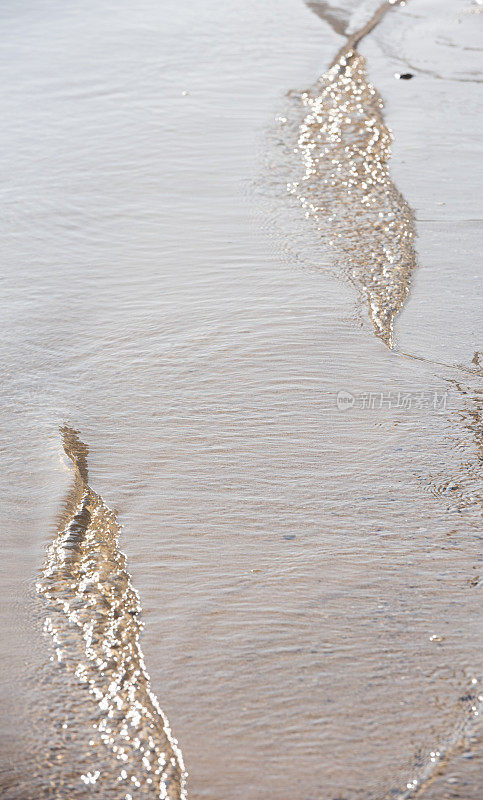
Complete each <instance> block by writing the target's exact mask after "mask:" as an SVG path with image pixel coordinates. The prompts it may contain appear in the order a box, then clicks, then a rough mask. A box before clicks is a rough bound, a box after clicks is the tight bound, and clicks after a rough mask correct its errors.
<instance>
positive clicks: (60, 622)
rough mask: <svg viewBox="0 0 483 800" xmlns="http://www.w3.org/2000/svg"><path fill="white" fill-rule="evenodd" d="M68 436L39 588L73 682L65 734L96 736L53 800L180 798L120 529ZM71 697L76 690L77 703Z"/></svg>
mask: <svg viewBox="0 0 483 800" xmlns="http://www.w3.org/2000/svg"><path fill="white" fill-rule="evenodd" d="M62 434H63V440H64V449H65V452H66V454H67V455H68V456H69V458H70V459H71V460H72V462H73V464H74V467H75V471H74V485H73V487H72V490H71V492H70V494H69V496H68V499H67V502H66V509H65V514H64V518H63V520H62V522H61V524H60V526H59V532H58V535H57V536H56V538H55V539H54V541H53V542H52V544H51V546H50V547H49V550H48V555H47V560H46V563H45V565H44V568H43V571H42V575H41V577H40V579H39V581H38V583H37V591H38V593H39V595H40V596H41V598H42V599H43V601H44V602H45V619H44V630H45V632H46V633H47V634H48V635H49V636H50V637H51V641H52V644H53V647H54V650H55V656H53V657H52V659H51V660H52V661H53V662H54V663H55V665H56V666H57V668H58V669H59V670H61V672H62V675H63V676H65V674H66V673H67V674H68V676H69V677H68V679H66V680H65V681H64V680H61V681H60V684H59V681H58V680H56V681H55V682H56V683H57V685H58V686H59V685H60V688H61V691H63V692H65V695H66V696H65V706H64V714H63V715H62V728H63V730H64V731H65V732H66V735H67V734H68V729H69V726H70V725H71V724H72V725H75V727H76V728H77V729H79V727H81V728H82V729H83V730H82V733H83V734H85V733H86V731H87V730H90V734H89V736H90V739H89V749H90V752H89V753H82V754H80V753H79V758H78V759H77V763H78V764H79V772H78V774H76V773H75V771H74V772H73V774H68V775H66V774H65V770H64V769H63V767H62V760H61V761H60V763H58V765H57V769H58V770H59V775H58V776H56V774H55V770H56V767H54V765H52V774H51V775H50V779H51V780H52V782H53V785H55V786H56V789H55V790H51V791H53V792H54V793H53V794H52V793H51V794H49V795H48V796H49V797H51V798H53V797H56V798H57V797H58V798H61V797H62V798H67V797H69V798H70V797H73V796H75V797H102V798H104V799H105V798H107V797H109V798H110V800H111V798H112V800H117V798H119V799H120V800H121V798H122V800H134V798H137V797H139V798H147V797H150V798H151V797H157V798H169V800H182V798H185V797H186V772H185V769H184V765H183V758H182V754H181V750H180V748H179V746H178V743H177V741H176V739H174V738H173V736H172V734H171V731H170V728H169V723H168V720H167V718H166V716H165V715H164V714H163V712H162V710H161V709H160V707H159V705H158V702H157V699H156V697H155V695H154V694H153V692H152V691H151V687H150V680H149V675H148V673H147V671H146V667H145V664H144V658H143V653H142V650H141V646H140V642H139V634H140V632H141V629H142V624H141V622H140V620H139V614H140V611H141V606H140V603H139V598H138V595H137V592H136V590H135V589H134V588H133V586H132V584H131V579H130V575H129V573H128V572H127V569H126V558H125V556H124V555H123V554H122V553H121V552H120V550H119V547H118V537H119V531H120V526H119V524H118V523H117V521H116V516H115V513H114V512H113V511H111V510H110V509H109V508H108V507H107V506H106V504H105V503H104V501H103V499H102V498H101V497H100V496H99V495H97V494H96V493H95V492H94V491H93V490H92V489H91V488H90V486H89V485H88V471H87V452H88V451H87V447H86V445H84V444H83V443H82V442H81V441H80V439H79V437H78V434H77V432H76V431H74V430H72V429H71V428H68V427H64V428H63V429H62ZM54 663H53V664H52V669H55V667H54ZM72 676H74V678H75V679H76V680H75V681H74V684H75V683H76V684H77V686H75V685H74V687H72ZM82 690H84V692H83V691H82ZM72 691H76V692H78V693H79V703H78V704H77V705H76V703H75V698H74V697H72V694H71V693H72ZM85 692H87V693H88V694H89V695H90V702H86V701H85ZM69 693H70V696H67V695H68V694H69ZM72 707H74V708H75V712H76V713H75V714H74V715H72V714H70V715H69V713H67V709H68V708H71V709H72ZM79 716H81V717H82V719H79ZM64 720H65V721H64ZM58 749H59V751H60V752H61V751H62V747H61V746H60V747H59V748H58ZM80 765H82V766H80ZM87 767H88V768H87ZM56 777H57V778H58V780H56Z"/></svg>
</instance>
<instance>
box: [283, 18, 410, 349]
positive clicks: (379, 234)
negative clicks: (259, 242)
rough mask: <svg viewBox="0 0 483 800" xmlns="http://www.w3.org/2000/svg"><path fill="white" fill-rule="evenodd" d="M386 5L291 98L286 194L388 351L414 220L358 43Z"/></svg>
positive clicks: (405, 281)
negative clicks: (296, 119)
mask: <svg viewBox="0 0 483 800" xmlns="http://www.w3.org/2000/svg"><path fill="white" fill-rule="evenodd" d="M387 8H389V4H388V3H384V4H383V6H381V8H380V9H379V10H378V11H377V12H376V14H375V15H374V17H373V18H372V20H371V21H370V22H369V23H368V24H367V25H366V26H365V27H364V28H363V29H362V30H361V31H358V33H356V34H354V35H353V36H352V37H350V39H349V41H348V44H347V45H346V46H345V47H344V48H342V50H341V51H340V53H339V54H338V56H337V57H336V59H335V61H334V63H333V64H332V66H331V67H330V69H329V70H328V71H327V72H326V73H325V74H324V75H323V76H322V77H321V78H320V80H319V81H318V82H317V84H316V85H315V87H313V88H312V89H311V90H309V91H306V92H303V93H302V94H301V95H300V96H299V97H296V102H298V103H300V102H301V103H302V109H303V114H304V117H303V120H302V122H301V124H300V125H299V127H298V133H297V140H296V141H295V142H294V143H293V147H294V152H295V153H298V154H299V156H300V158H301V161H302V167H303V173H302V175H301V177H300V178H298V179H296V180H294V181H293V182H291V183H289V185H288V188H289V191H290V192H291V193H292V194H294V195H295V196H296V197H297V199H298V201H299V202H300V204H301V206H302V208H303V209H304V211H305V214H306V216H307V217H308V218H310V219H312V220H313V221H314V222H315V224H316V227H317V229H318V230H319V231H320V233H321V234H322V236H323V238H324V240H325V243H327V242H328V244H329V246H330V247H331V248H332V249H333V254H334V260H335V262H336V264H337V267H338V269H339V270H340V271H341V272H342V274H344V275H346V276H348V277H349V279H350V280H351V281H352V282H353V283H354V284H355V285H356V287H357V288H358V290H359V291H360V292H361V295H362V297H363V298H364V299H365V301H366V303H367V306H368V310H369V315H370V318H371V320H372V323H373V325H374V329H375V332H376V334H377V336H379V337H380V338H381V339H382V340H383V341H384V342H385V344H386V345H388V347H392V346H393V342H394V339H393V324H394V318H395V317H396V315H397V314H398V313H399V311H400V310H401V309H402V307H403V305H404V302H405V300H406V297H407V295H408V291H409V285H410V281H411V275H412V272H413V270H414V268H415V266H416V255H415V250H414V237H415V226H414V218H413V214H412V211H411V209H410V208H409V206H408V204H407V203H406V201H405V200H404V198H403V197H402V195H401V194H400V192H399V191H398V189H397V188H396V186H395V185H394V183H393V182H392V180H391V178H390V174H389V159H390V156H391V150H390V145H391V141H392V135H391V132H390V131H389V129H388V127H387V126H386V124H385V122H384V118H383V115H382V108H383V103H382V100H381V97H380V96H379V94H378V92H377V91H376V89H375V87H374V86H373V85H372V84H371V83H370V82H369V80H368V77H367V72H366V62H365V59H364V58H363V57H362V56H361V55H359V53H358V52H357V50H356V44H357V42H358V41H360V39H361V38H362V37H363V36H365V35H366V34H367V33H368V32H369V31H370V30H371V29H372V28H373V27H374V25H375V24H376V23H377V22H378V21H379V19H380V18H381V16H382V14H383V13H384V12H385V11H386V10H387Z"/></svg>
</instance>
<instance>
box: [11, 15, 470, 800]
mask: <svg viewBox="0 0 483 800" xmlns="http://www.w3.org/2000/svg"><path fill="white" fill-rule="evenodd" d="M319 5H324V4H319ZM339 5H340V4H339ZM353 5H354V6H355V5H356V4H353ZM335 6H338V4H334V7H335ZM342 6H343V7H344V8H345V10H346V12H347V9H349V4H348V3H344V4H342ZM475 9H476V4H473V5H471V4H470V3H467V2H459V3H456V4H453V3H449V2H444V3H441V2H438V3H436V2H434V0H433V1H432V2H431V1H430V0H420V2H418V3H417V4H416V3H408V4H407V5H406V6H405V7H398V8H392V9H390V10H389V11H388V13H387V14H386V15H385V17H384V19H383V20H382V21H381V22H380V24H379V25H378V27H376V28H375V29H374V30H373V31H372V32H371V33H370V34H369V35H368V36H367V37H366V38H365V39H364V40H363V41H362V42H361V43H360V44H359V46H358V49H359V52H360V54H361V57H363V58H365V59H366V67H365V68H366V70H367V77H368V80H369V81H370V82H372V83H373V84H374V86H375V87H377V91H378V92H379V93H380V95H381V96H382V99H383V101H384V109H383V110H382V112H381V113H382V115H383V116H382V120H383V124H384V125H388V126H389V128H390V129H392V133H393V135H394V137H395V140H394V143H393V144H392V145H391V150H392V158H391V159H390V160H389V161H388V164H389V167H388V169H389V176H390V180H391V181H393V183H394V186H395V187H397V190H398V191H401V193H402V195H403V197H404V201H405V202H407V204H408V208H410V209H412V210H413V211H414V216H415V222H414V224H415V229H416V233H417V236H418V238H417V239H416V243H415V249H416V256H417V269H414V270H413V271H412V272H411V280H410V291H409V295H408V296H407V297H405V298H404V299H405V302H404V307H403V304H401V307H400V309H398V311H400V313H398V314H396V315H395V317H394V320H393V324H394V336H395V338H394V344H395V348H394V350H393V351H390V350H389V349H388V348H387V347H386V345H385V344H384V341H383V340H382V339H383V338H384V337H382V339H381V338H377V337H375V336H374V325H373V323H372V322H371V320H370V317H369V315H368V312H367V305H366V303H365V302H364V301H363V300H361V296H360V293H359V289H360V287H359V286H357V285H354V282H353V281H352V282H351V280H350V275H349V276H348V275H347V273H345V272H344V270H343V269H342V268H341V267H342V266H343V257H341V255H340V253H336V254H335V255H334V249H333V247H331V245H330V244H329V242H330V240H329V237H328V231H327V230H325V229H323V230H318V229H317V226H316V225H314V224H313V223H314V221H313V220H311V219H306V218H305V216H304V211H303V209H301V208H300V204H299V202H298V200H297V197H296V196H294V195H290V194H289V193H288V192H287V187H286V184H287V183H289V182H290V181H292V179H293V169H294V166H295V165H294V161H293V160H292V159H290V160H288V159H285V155H284V154H285V152H286V147H287V138H286V132H284V133H283V135H282V132H281V130H282V128H283V125H282V128H281V123H280V117H283V116H284V115H285V114H286V109H287V105H288V106H290V105H291V104H292V102H293V97H296V96H300V93H301V91H303V90H308V89H310V87H313V86H314V85H315V84H316V82H317V80H318V79H319V78H320V76H322V75H323V74H324V73H325V72H326V71H327V70H328V68H329V67H330V65H331V63H332V62H333V59H334V58H335V57H336V54H337V53H338V51H339V49H340V48H341V47H342V46H343V44H344V39H343V38H342V37H341V36H340V35H338V34H337V32H336V31H337V27H340V29H341V30H342V26H344V27H345V25H346V24H347V26H348V29H350V17H349V16H348V12H347V13H346V15H345V16H344V15H343V14H342V15H341V14H340V13H339V11H338V10H336V11H334V12H333V13H335V14H336V15H337V14H339V17H338V18H339V19H340V20H341V24H340V26H337V25H336V26H333V27H331V26H330V25H327V24H325V23H324V21H323V20H321V19H320V16H319V17H318V16H317V15H316V14H313V13H312V12H311V11H310V10H309V9H308V8H307V7H306V6H304V5H303V4H302V3H301V2H299V0H297V1H296V0H284V2H283V3H282V4H280V3H275V2H271V1H269V2H267V3H265V4H263V6H261V5H260V4H259V3H255V2H250V1H249V2H248V3H245V4H243V6H234V5H232V4H228V5H225V6H223V7H220V5H219V4H215V3H214V2H211V0H210V2H205V3H203V4H202V3H200V2H197V1H196V0H190V2H189V3H188V4H187V5H186V4H185V5H183V6H182V7H181V6H180V5H179V4H174V3H171V2H164V3H163V4H162V6H160V5H159V4H156V3H153V2H152V0H143V2H141V3H138V4H136V7H135V8H133V7H132V5H131V4H128V3H121V4H119V3H116V4H114V3H108V2H102V3H101V4H99V3H97V4H94V3H90V2H82V3H80V4H77V5H76V6H75V7H73V6H70V7H68V6H65V4H60V3H58V2H42V3H41V4H40V5H39V4H36V5H35V6H33V5H32V4H29V3H20V4H15V5H13V4H8V5H7V6H4V7H3V10H2V12H1V16H2V23H3V28H4V47H3V54H2V56H1V62H0V67H1V70H2V81H1V83H0V85H1V87H2V89H1V92H2V108H3V109H4V124H3V126H2V130H1V134H0V136H1V139H2V148H1V156H0V157H1V162H2V167H3V174H4V187H5V188H4V194H3V214H2V218H1V222H0V226H1V230H2V234H3V242H4V260H3V264H4V266H3V269H2V281H1V285H2V289H3V296H4V304H3V308H4V325H3V336H2V344H1V346H2V356H3V364H4V369H3V381H2V393H3V409H4V412H3V415H2V421H3V427H2V434H1V444H2V466H3V469H2V474H3V477H4V487H3V492H2V496H3V504H2V531H3V550H2V552H3V565H2V566H3V574H2V581H3V588H2V607H1V612H0V613H1V624H2V640H3V652H2V684H1V690H0V691H1V700H2V706H3V708H4V714H3V718H4V720H5V722H4V726H3V729H2V733H1V750H2V773H1V777H0V781H1V783H0V785H1V786H2V789H3V794H4V795H5V797H7V798H14V799H15V800H30V798H32V800H33V798H34V797H35V798H38V797H46V798H50V797H57V796H58V797H64V796H66V797H67V796H69V797H70V796H76V797H83V796H85V797H92V796H94V795H93V792H94V791H97V790H99V792H101V794H100V796H104V795H103V794H102V792H103V791H104V794H105V790H104V789H103V788H102V787H104V786H106V785H109V786H110V784H109V780H110V776H111V775H112V774H114V772H112V770H114V766H116V767H117V766H118V764H117V763H116V764H115V763H114V761H111V760H110V759H109V756H108V750H107V749H105V750H104V751H103V755H102V756H100V755H95V753H96V750H95V748H94V753H93V752H92V748H93V746H92V745H90V744H89V742H90V740H91V738H92V735H93V733H92V723H93V722H96V724H97V720H94V715H95V714H98V709H97V706H96V702H95V700H96V698H92V697H89V696H88V695H89V693H88V692H87V693H86V692H85V691H84V690H82V688H81V681H79V680H78V677H77V676H76V675H75V673H74V672H71V671H69V668H68V659H64V663H65V664H66V668H65V669H62V663H61V662H59V664H58V665H57V664H55V663H54V662H52V661H51V660H50V659H51V656H52V655H53V654H54V656H55V651H54V650H52V646H51V637H49V635H47V636H44V635H43V634H42V626H43V624H44V622H45V615H46V614H47V613H48V610H47V608H46V606H44V605H43V603H42V593H40V594H39V596H37V597H36V595H35V584H36V582H37V581H38V580H39V579H40V580H41V579H42V569H43V568H44V569H45V566H44V567H43V566H42V565H45V564H46V561H45V559H46V552H47V548H48V547H49V545H51V543H52V542H54V543H55V541H56V537H57V536H58V535H60V534H59V531H62V525H65V523H66V520H67V522H68V516H67V517H65V515H64V516H63V517H62V518H61V521H60V522H59V519H58V516H59V511H61V510H62V509H63V507H64V496H65V495H66V493H67V492H69V490H70V487H71V483H72V480H73V475H72V471H71V468H70V466H69V463H68V461H67V460H66V459H65V458H64V456H63V450H62V442H61V435H60V432H59V427H60V426H62V425H63V424H64V423H67V424H69V425H71V426H72V427H73V428H75V429H78V430H79V431H80V434H81V438H82V440H83V441H84V442H85V443H86V444H87V445H88V447H89V455H88V465H89V485H90V486H91V487H92V489H91V491H92V492H93V493H94V494H93V495H92V497H93V498H98V501H97V500H96V501H95V502H99V503H100V504H102V506H103V507H106V508H108V509H116V511H117V522H115V525H116V531H117V525H118V524H122V525H123V529H122V532H121V534H120V548H121V550H122V551H123V552H124V553H125V554H126V556H127V568H128V570H129V575H128V577H127V580H128V583H129V585H130V586H132V587H134V588H135V589H136V590H137V591H138V593H139V597H140V602H141V605H142V608H143V612H142V619H143V620H144V623H145V625H146V628H145V630H144V632H143V633H142V634H141V636H140V642H141V646H142V654H143V657H144V659H145V664H146V670H147V672H148V673H149V675H150V678H151V689H152V691H153V692H154V694H155V695H156V696H157V699H158V701H159V704H160V706H161V708H162V710H163V713H164V714H165V715H166V716H167V718H168V719H169V723H170V727H171V730H172V731H173V736H174V737H175V738H176V739H177V740H178V741H179V745H180V748H181V751H182V757H183V760H184V763H185V765H186V768H187V770H188V773H189V778H188V796H189V797H193V798H196V797H199V798H203V797H204V798H207V799H209V800H216V798H223V800H237V799H238V798H242V797H243V798H245V797H249V798H253V800H256V799H257V798H262V797H263V798H273V800H275V798H276V800H285V799H287V800H288V798H293V797H295V798H297V799H299V798H300V799H301V798H303V799H304V800H310V798H314V800H315V798H317V800H321V799H322V798H323V799H324V800H325V798H327V799H328V800H332V798H339V797H340V798H344V799H345V800H352V798H361V799H362V798H364V799H366V798H371V800H373V799H375V798H387V797H403V796H405V794H409V795H411V794H413V795H414V794H416V796H417V794H418V793H419V783H418V784H417V785H416V786H415V785H414V784H413V781H415V780H416V781H418V782H421V783H422V789H421V792H420V793H421V796H427V797H428V798H431V800H432V798H433V797H434V798H436V797H438V800H439V798H442V797H446V796H448V797H460V798H465V800H477V797H478V782H479V781H478V776H479V775H481V757H479V755H478V753H479V752H480V750H479V744H478V743H479V742H481V735H480V734H479V733H478V727H477V725H476V723H477V721H478V718H475V717H474V709H475V708H477V707H478V699H477V698H478V693H479V691H481V689H480V683H479V681H480V677H481V651H482V644H483V642H482V633H481V630H482V626H481V599H480V598H481V581H480V577H481V575H482V574H483V573H482V570H483V566H482V564H481V536H482V534H481V459H482V440H481V433H482V428H481V404H482V395H481V377H480V374H479V373H480V369H481V361H480V356H479V355H478V354H479V352H480V351H483V347H482V346H481V342H480V341H479V326H478V322H479V320H480V315H481V302H478V298H477V293H478V276H477V267H476V264H477V261H476V253H477V249H476V248H477V246H476V241H477V239H476V220H478V219H480V218H481V210H479V209H478V208H477V203H478V202H479V196H478V194H477V192H476V188H475V187H476V185H477V184H476V180H477V178H476V172H475V163H476V158H477V155H478V150H479V148H480V146H481V145H480V144H479V139H478V137H477V134H476V129H477V122H478V114H479V112H478V102H477V99H476V98H477V96H478V90H479V85H480V84H478V83H477V82H476V81H477V76H476V75H475V58H476V56H477V55H478V52H477V49H476V48H477V47H478V46H479V45H478V44H477V42H476V38H475V37H476V33H475V30H476V25H479V24H480V22H481V15H478V14H476V13H469V12H470V11H474V10H475ZM349 10H350V9H349ZM370 10H372V8H371V9H370ZM357 11H358V14H359V18H360V19H362V24H364V22H365V19H364V18H363V11H364V9H362V11H361V8H358V9H357ZM322 16H323V15H322ZM334 27H335V28H336V30H335V31H334V29H333V28H334ZM401 71H411V72H413V73H414V75H415V77H414V78H413V79H412V80H411V81H400V80H396V79H395V78H394V73H395V72H401ZM288 92H289V93H290V94H289V96H287V93H288ZM301 121H303V117H302V119H301ZM294 129H295V132H296V125H294ZM293 155H296V154H293ZM442 165H443V166H442ZM285 168H286V174H285V172H284V170H285ZM480 196H481V193H480ZM351 213H352V209H351V207H349V208H348V212H347V215H345V216H344V215H343V216H342V217H340V216H339V223H340V227H339V229H338V230H339V232H342V233H344V232H346V231H347V229H348V228H350V226H351V225H352V226H353V222H351ZM335 256H337V257H335ZM396 256H397V253H396ZM455 299H456V302H455ZM402 353H408V354H410V355H411V356H418V357H421V358H422V359H423V360H420V359H419V358H408V357H405V356H404V355H402ZM424 359H425V360H424ZM340 393H342V394H340ZM93 502H94V501H93ZM67 510H68V509H67ZM113 524H114V523H113ZM47 558H48V556H47ZM116 558H117V555H116ZM116 563H117V562H116ZM47 565H48V561H47ZM136 635H137V634H136V633H135V634H134V636H135V637H136ZM68 652H70V651H69V650H68ZM59 665H60V666H59ZM71 711H72V714H71ZM101 711H102V709H101ZM69 714H71V716H70V717H69ZM66 720H67V722H66ZM64 724H67V726H68V727H67V728H63V727H62V726H63V725H64ZM69 725H71V726H72V730H70V729H69ZM66 731H67V732H66ZM104 745H105V743H104ZM104 745H103V746H104ZM156 746H157V745H156ZM97 752H98V751H97ZM438 753H439V754H440V755H438ZM432 754H433V755H432ZM113 758H114V756H113ZM121 760H122V759H121ZM128 764H129V770H127V781H128V783H129V784H130V787H129V789H126V787H125V783H124V782H120V785H119V791H118V794H117V793H116V792H117V789H112V788H109V790H108V791H109V794H108V796H109V798H111V797H112V798H116V799H117V797H119V798H123V799H124V798H126V797H127V795H128V794H131V795H132V798H135V797H143V798H144V797H151V796H157V795H155V794H154V793H153V791H152V789H151V788H148V786H147V785H146V784H145V783H144V782H141V781H139V782H140V783H141V785H140V786H137V785H136V782H133V781H132V780H131V775H133V776H135V777H136V776H139V769H138V762H136V769H134V767H132V768H131V766H132V762H131V757H130V756H129V757H128ZM98 771H99V773H100V774H99V776H98V777H97V778H96V779H95V781H94V782H92V780H93V778H94V776H96V773H97V772H98ZM33 775H34V776H35V780H34V781H33V780H32V776H33ZM82 776H84V777H85V776H88V781H89V782H88V783H86V782H85V780H82ZM144 777H146V776H144ZM137 779H138V778H136V780H137ZM62 781H65V782H66V784H67V785H68V787H69V788H68V789H67V788H66V789H65V791H64V789H63V788H62ZM103 781H106V782H105V783H103ZM431 781H432V783H431ZM121 784H122V785H121ZM408 784H410V788H408ZM73 787H74V788H73ZM96 787H97V788H96ZM413 789H414V791H413ZM62 791H64V794H62ZM66 791H68V792H70V794H68V795H67V794H65V792H66ZM55 792H57V794H55ZM74 792H75V795H74V794H73V793H74ZM445 793H447V795H446V794H445ZM451 793H452V794H451ZM173 796H176V795H173Z"/></svg>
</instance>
